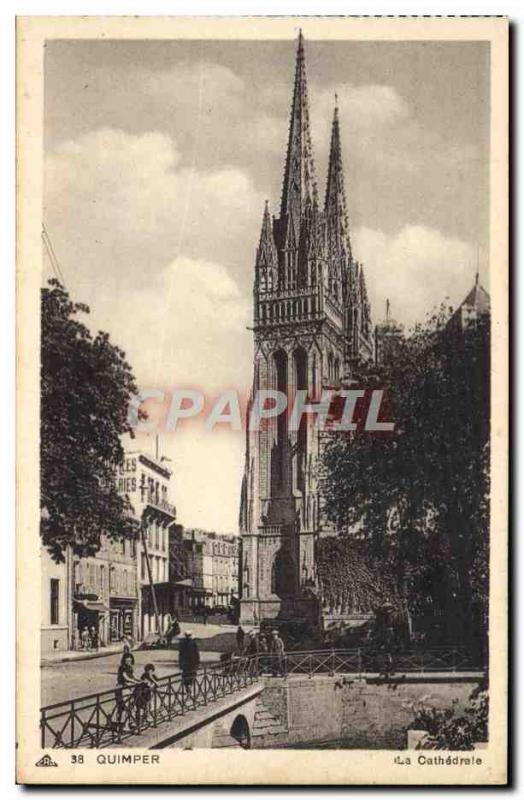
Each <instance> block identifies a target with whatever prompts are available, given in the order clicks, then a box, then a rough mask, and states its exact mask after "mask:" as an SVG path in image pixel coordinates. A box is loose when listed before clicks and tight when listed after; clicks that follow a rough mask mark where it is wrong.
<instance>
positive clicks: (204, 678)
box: [203, 664, 207, 706]
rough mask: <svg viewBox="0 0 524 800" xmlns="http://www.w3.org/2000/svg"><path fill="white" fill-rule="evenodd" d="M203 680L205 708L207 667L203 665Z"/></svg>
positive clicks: (205, 702)
mask: <svg viewBox="0 0 524 800" xmlns="http://www.w3.org/2000/svg"><path fill="white" fill-rule="evenodd" d="M203 680H204V705H205V706H206V705H207V667H206V665H205V664H204V675H203Z"/></svg>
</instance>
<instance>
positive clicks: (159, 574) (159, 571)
mask: <svg viewBox="0 0 524 800" xmlns="http://www.w3.org/2000/svg"><path fill="white" fill-rule="evenodd" d="M149 567H150V569H151V577H152V579H153V583H166V582H167V581H168V580H169V567H168V563H167V559H166V558H162V557H161V556H152V555H150V556H149ZM140 577H141V579H142V580H143V581H149V575H148V573H147V562H146V554H145V553H142V560H141V564H140Z"/></svg>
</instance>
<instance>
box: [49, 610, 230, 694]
mask: <svg viewBox="0 0 524 800" xmlns="http://www.w3.org/2000/svg"><path fill="white" fill-rule="evenodd" d="M184 630H191V631H192V632H193V635H194V636H195V638H196V639H197V640H198V642H199V644H200V657H201V660H202V661H203V662H206V661H218V660H219V658H220V654H221V653H223V652H226V651H227V650H231V649H233V648H234V641H235V635H234V634H235V630H236V628H235V626H233V625H212V624H209V625H203V624H200V623H183V624H182V635H183V632H184ZM133 655H134V657H135V675H137V676H138V677H140V675H141V674H142V670H143V667H144V666H145V664H148V663H150V662H151V663H153V664H154V665H155V667H156V674H157V676H158V677H162V676H164V675H169V674H170V673H173V672H178V651H177V650H176V649H172V650H134V651H133ZM120 658H121V654H120V653H111V654H108V655H107V656H101V657H99V658H90V659H79V660H76V661H69V662H66V663H64V662H57V663H56V664H46V665H44V666H42V667H41V671H40V674H41V693H42V696H41V705H43V706H45V705H51V704H52V703H59V702H61V701H65V700H71V699H72V698H74V697H80V696H82V695H86V694H92V693H93V692H103V691H105V690H106V689H113V688H114V686H115V683H116V674H117V670H118V665H119V663H120Z"/></svg>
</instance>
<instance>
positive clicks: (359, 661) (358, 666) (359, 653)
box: [357, 647, 362, 680]
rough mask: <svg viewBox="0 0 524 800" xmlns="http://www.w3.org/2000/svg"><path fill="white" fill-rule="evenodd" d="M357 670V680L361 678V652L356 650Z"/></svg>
mask: <svg viewBox="0 0 524 800" xmlns="http://www.w3.org/2000/svg"><path fill="white" fill-rule="evenodd" d="M357 669H358V678H359V680H360V679H361V678H362V650H361V649H360V647H359V648H357Z"/></svg>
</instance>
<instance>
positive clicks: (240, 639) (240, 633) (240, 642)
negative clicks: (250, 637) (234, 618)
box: [237, 625, 246, 655]
mask: <svg viewBox="0 0 524 800" xmlns="http://www.w3.org/2000/svg"><path fill="white" fill-rule="evenodd" d="M245 638H246V634H245V633H244V628H243V627H242V625H239V626H238V628H237V651H238V653H239V655H242V653H243V652H244V639H245Z"/></svg>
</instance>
